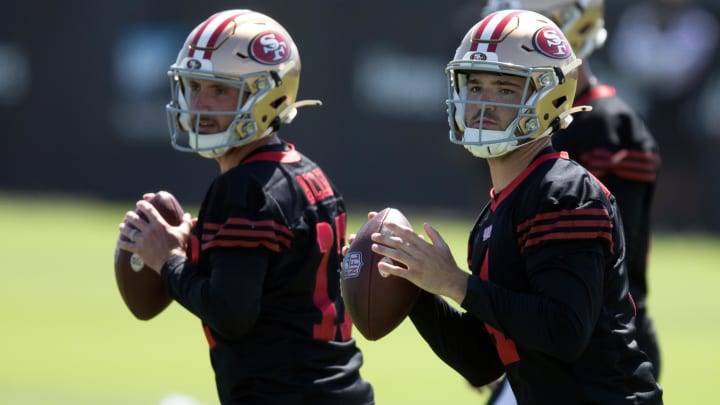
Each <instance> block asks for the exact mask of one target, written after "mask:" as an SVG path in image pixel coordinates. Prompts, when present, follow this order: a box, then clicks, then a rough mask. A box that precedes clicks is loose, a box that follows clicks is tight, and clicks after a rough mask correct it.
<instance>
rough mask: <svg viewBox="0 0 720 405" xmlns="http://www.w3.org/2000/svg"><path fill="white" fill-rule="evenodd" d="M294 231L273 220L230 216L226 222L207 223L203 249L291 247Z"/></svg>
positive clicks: (275, 248)
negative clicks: (255, 219) (252, 219)
mask: <svg viewBox="0 0 720 405" xmlns="http://www.w3.org/2000/svg"><path fill="white" fill-rule="evenodd" d="M292 237H293V234H292V232H291V231H290V230H289V229H288V228H287V227H286V226H284V225H281V224H278V223H277V222H275V221H272V220H262V221H251V220H248V219H246V218H228V219H227V220H226V221H225V222H224V223H222V224H219V223H205V225H204V226H203V230H202V235H201V238H202V249H203V250H205V249H209V248H211V247H244V248H252V247H259V246H264V247H266V248H267V249H269V250H272V251H273V252H278V251H280V250H281V248H282V247H285V248H288V247H290V243H291V240H292Z"/></svg>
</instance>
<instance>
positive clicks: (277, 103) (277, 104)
mask: <svg viewBox="0 0 720 405" xmlns="http://www.w3.org/2000/svg"><path fill="white" fill-rule="evenodd" d="M285 100H287V97H285V96H282V97H280V98H278V99H276V100H275V101H273V102H272V103H270V105H271V106H272V108H275V109H277V108H278V107H280V105H282V103H284V102H285Z"/></svg>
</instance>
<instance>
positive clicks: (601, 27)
mask: <svg viewBox="0 0 720 405" xmlns="http://www.w3.org/2000/svg"><path fill="white" fill-rule="evenodd" d="M509 8H512V9H526V10H531V11H535V12H538V13H540V14H543V15H545V16H547V17H548V18H550V19H551V20H552V21H553V22H554V23H556V24H557V25H558V26H559V27H560V28H561V29H562V30H563V32H564V33H565V35H566V37H567V39H568V41H570V44H571V45H572V47H573V50H574V51H575V53H576V55H577V57H578V58H581V59H582V60H583V63H582V65H580V67H579V68H578V85H577V93H576V97H575V104H576V105H590V106H591V107H592V111H589V112H584V113H582V114H576V115H574V116H573V123H572V125H570V126H569V127H568V128H566V129H563V130H561V131H558V132H557V134H555V136H554V137H553V145H554V146H555V148H556V149H557V150H564V151H567V152H568V153H569V154H570V158H571V159H573V160H576V161H577V162H579V163H580V164H582V165H583V166H585V168H587V169H588V170H589V171H590V172H591V173H592V174H593V175H595V176H596V177H597V178H599V179H600V180H601V181H602V182H603V184H605V186H607V187H608V188H609V189H610V191H611V192H612V193H613V195H614V196H615V198H616V200H617V204H618V206H619V207H620V213H621V216H622V222H623V225H624V230H625V243H626V251H625V252H626V263H627V269H628V278H629V281H630V292H631V294H632V297H633V300H634V301H635V306H636V308H637V314H636V318H635V326H636V329H637V334H636V339H637V341H638V344H639V345H640V348H641V349H642V350H644V351H645V352H646V353H647V354H648V356H649V357H650V360H651V361H652V363H653V366H654V369H655V378H656V379H657V378H658V377H659V373H660V365H661V362H660V350H659V346H658V342H657V337H656V333H655V329H654V327H653V325H652V321H651V319H650V317H649V315H648V313H647V291H648V283H647V258H648V252H649V246H650V228H651V220H650V218H651V211H652V202H653V195H654V191H655V182H656V179H657V175H658V169H659V164H660V157H659V154H658V146H657V143H656V141H655V139H654V137H653V136H652V134H651V133H650V131H649V130H648V128H647V127H646V125H645V123H644V122H643V121H642V119H641V118H640V117H639V115H638V114H637V113H636V112H635V111H633V110H632V109H631V108H630V107H629V106H628V104H627V103H626V102H625V101H623V100H622V99H621V98H620V97H619V96H618V95H617V92H616V90H615V88H613V87H611V86H609V85H607V84H603V83H602V82H600V81H599V80H598V78H597V77H596V76H595V75H594V74H593V72H592V71H591V67H590V63H589V60H588V58H589V57H590V56H591V55H592V53H593V52H594V51H595V50H596V49H598V48H600V47H602V46H603V44H604V43H605V39H606V37H607V33H606V31H605V23H604V2H603V0H584V1H570V0H489V1H488V4H487V7H486V8H485V14H489V13H492V12H495V11H498V10H504V9H509ZM507 388H508V386H507V384H505V385H504V389H507ZM502 389H503V387H500V388H498V390H496V392H495V395H494V396H493V397H491V399H490V403H492V404H505V403H513V402H512V400H511V399H510V402H504V401H503V400H502V398H505V394H503V393H502ZM495 397H499V398H498V400H497V401H496V398H495Z"/></svg>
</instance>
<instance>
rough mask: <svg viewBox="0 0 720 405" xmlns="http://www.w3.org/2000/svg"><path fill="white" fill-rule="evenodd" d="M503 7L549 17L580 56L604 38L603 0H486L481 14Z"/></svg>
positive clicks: (583, 56)
mask: <svg viewBox="0 0 720 405" xmlns="http://www.w3.org/2000/svg"><path fill="white" fill-rule="evenodd" d="M505 9H525V10H530V11H535V12H537V13H540V14H542V15H544V16H546V17H548V18H550V19H551V20H552V21H553V22H554V23H555V24H557V26H558V27H560V29H561V30H562V31H563V33H565V37H566V38H567V39H568V41H570V45H571V46H572V48H573V51H574V52H575V56H577V57H578V58H581V59H583V58H587V57H588V56H589V55H590V54H591V53H592V52H593V51H594V50H595V49H598V48H601V47H602V46H603V45H604V44H605V40H606V39H607V31H606V30H605V19H604V15H605V4H604V1H603V0H574V1H573V0H488V3H487V6H485V11H484V15H486V14H490V13H492V12H495V11H500V10H505Z"/></svg>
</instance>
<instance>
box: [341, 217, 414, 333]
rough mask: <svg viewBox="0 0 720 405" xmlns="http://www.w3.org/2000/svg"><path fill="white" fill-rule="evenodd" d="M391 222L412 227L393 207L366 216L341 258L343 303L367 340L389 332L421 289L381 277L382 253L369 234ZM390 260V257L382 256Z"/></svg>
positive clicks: (406, 312) (400, 319)
mask: <svg viewBox="0 0 720 405" xmlns="http://www.w3.org/2000/svg"><path fill="white" fill-rule="evenodd" d="M385 222H392V223H396V224H400V225H404V226H408V227H411V225H410V222H409V221H408V219H407V218H406V217H405V215H403V213H402V212H400V211H399V210H397V209H395V208H385V209H383V210H382V211H380V212H378V213H377V215H375V216H374V217H373V218H371V219H369V220H368V221H367V222H366V223H365V224H364V225H363V226H362V227H361V228H360V230H359V231H358V232H357V234H356V235H355V239H354V240H353V242H352V243H351V244H350V246H349V248H348V250H347V253H346V254H345V257H344V259H343V263H342V268H341V279H340V286H341V290H342V296H343V301H344V302H345V307H346V308H347V310H348V313H349V314H350V318H351V319H352V321H353V324H354V325H355V327H356V328H357V329H358V330H359V331H360V333H362V335H363V336H364V337H365V338H366V339H368V340H377V339H380V338H382V337H383V336H385V335H387V334H388V333H390V332H391V331H392V330H393V329H395V328H396V327H397V326H398V325H400V323H401V322H402V321H403V320H404V319H405V317H406V316H407V315H408V313H410V310H411V309H412V307H413V305H414V304H415V301H416V300H417V297H418V295H419V294H420V289H419V288H418V287H417V286H416V285H414V284H413V283H411V282H409V281H407V280H405V279H404V278H401V277H395V276H388V277H383V276H382V275H380V272H379V271H378V262H380V260H383V259H384V256H382V255H379V254H377V253H375V252H373V251H372V249H371V246H372V244H373V243H374V242H373V241H372V240H371V239H370V235H372V234H373V233H376V232H380V233H385V234H388V233H389V232H390V231H388V230H387V229H385V227H384V226H383V225H384V224H385ZM385 260H389V259H385Z"/></svg>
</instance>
